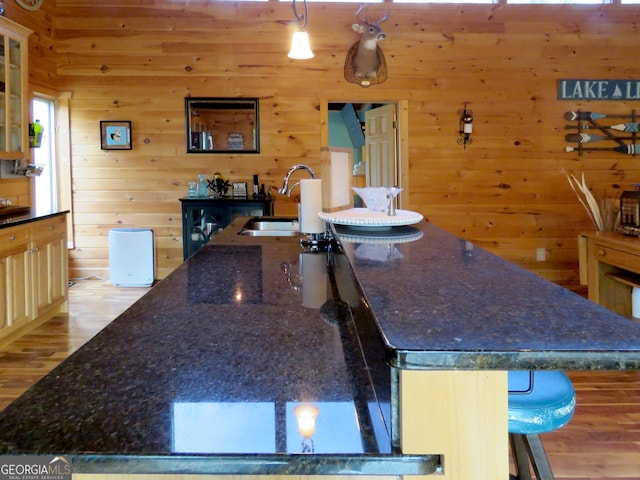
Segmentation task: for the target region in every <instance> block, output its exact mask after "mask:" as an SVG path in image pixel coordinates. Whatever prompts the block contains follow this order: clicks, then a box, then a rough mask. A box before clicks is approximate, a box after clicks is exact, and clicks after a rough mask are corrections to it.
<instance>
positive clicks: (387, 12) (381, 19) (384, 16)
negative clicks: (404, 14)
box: [374, 10, 389, 25]
mask: <svg viewBox="0 0 640 480" xmlns="http://www.w3.org/2000/svg"><path fill="white" fill-rule="evenodd" d="M387 18H389V10H387V11H386V12H384V15H383V16H382V18H380V19H378V20H377V21H376V23H375V24H374V25H380V24H381V23H382V22H384V21H385V20H386V19H387Z"/></svg>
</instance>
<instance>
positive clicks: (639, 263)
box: [593, 243, 640, 273]
mask: <svg viewBox="0 0 640 480" xmlns="http://www.w3.org/2000/svg"><path fill="white" fill-rule="evenodd" d="M593 253H594V257H595V259H596V260H597V261H599V262H603V263H608V264H609V265H613V266H614V267H619V268H623V269H625V270H629V271H631V272H635V273H640V255H633V254H631V253H628V252H623V251H622V250H616V249H615V248H611V247H606V246H603V245H599V244H598V243H596V244H595V251H594V252H593Z"/></svg>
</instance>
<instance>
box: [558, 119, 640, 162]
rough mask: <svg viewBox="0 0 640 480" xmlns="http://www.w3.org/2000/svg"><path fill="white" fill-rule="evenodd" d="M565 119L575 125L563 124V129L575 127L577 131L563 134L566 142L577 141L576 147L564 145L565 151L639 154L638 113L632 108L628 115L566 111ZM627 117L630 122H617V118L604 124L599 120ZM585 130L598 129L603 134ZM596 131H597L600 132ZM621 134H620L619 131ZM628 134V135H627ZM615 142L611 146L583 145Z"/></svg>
mask: <svg viewBox="0 0 640 480" xmlns="http://www.w3.org/2000/svg"><path fill="white" fill-rule="evenodd" d="M564 118H565V120H568V121H570V122H576V124H575V125H565V127H564V128H565V129H577V130H578V133H568V134H567V135H565V140H566V141H567V142H573V143H577V144H578V145H577V147H570V146H567V147H565V151H567V152H574V151H578V153H579V154H580V155H582V152H591V151H601V152H604V151H610V152H618V153H624V154H626V155H640V143H639V142H640V138H638V135H637V134H638V121H637V120H638V119H640V118H639V117H638V115H636V111H635V110H632V112H631V114H630V115H607V114H604V113H598V112H582V111H580V110H578V111H575V112H567V113H565V114H564ZM620 118H629V119H630V120H631V121H630V122H624V123H619V122H618V121H617V120H616V122H615V123H614V124H613V125H606V124H603V123H601V121H603V120H604V121H605V122H606V121H607V120H606V119H620ZM585 130H599V131H600V132H602V133H603V135H599V134H594V133H590V132H585ZM600 132H598V133H600ZM619 132H621V133H623V135H620V133H619ZM629 134H630V135H629ZM607 141H612V142H615V143H616V145H615V146H611V147H584V146H583V145H584V144H587V143H594V142H607Z"/></svg>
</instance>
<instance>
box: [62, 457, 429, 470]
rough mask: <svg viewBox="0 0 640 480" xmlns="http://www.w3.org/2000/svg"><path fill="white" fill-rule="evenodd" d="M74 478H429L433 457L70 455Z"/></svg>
mask: <svg viewBox="0 0 640 480" xmlns="http://www.w3.org/2000/svg"><path fill="white" fill-rule="evenodd" d="M70 457H71V459H72V470H73V473H78V474H101V473H109V474H119V473H122V474H209V475H227V474H233V475H429V474H432V473H434V472H435V471H436V470H437V468H438V466H439V464H440V456H439V455H377V454H369V455H347V454H344V455H329V454H326V455H325V454H317V455H316V454H264V455H261V454H237V455H211V456H209V455H205V454H203V455H92V454H85V455H70Z"/></svg>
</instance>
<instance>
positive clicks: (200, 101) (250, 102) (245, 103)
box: [184, 97, 260, 154]
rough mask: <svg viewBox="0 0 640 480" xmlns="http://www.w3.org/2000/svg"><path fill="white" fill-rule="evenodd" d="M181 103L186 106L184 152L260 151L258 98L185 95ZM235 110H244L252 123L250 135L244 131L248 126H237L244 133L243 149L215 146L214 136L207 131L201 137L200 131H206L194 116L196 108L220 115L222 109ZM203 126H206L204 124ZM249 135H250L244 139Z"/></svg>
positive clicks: (197, 110)
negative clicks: (199, 146)
mask: <svg viewBox="0 0 640 480" xmlns="http://www.w3.org/2000/svg"><path fill="white" fill-rule="evenodd" d="M184 100H185V102H184V106H185V127H186V131H185V137H186V138H185V139H186V147H187V153H227V154H229V153H232V154H247V153H260V114H259V99H258V98H228V97H227V98H223V97H186V98H185V99H184ZM231 110H234V111H236V112H239V111H245V110H246V116H247V119H248V121H249V123H250V124H252V125H253V127H249V128H251V132H250V134H247V131H248V127H246V126H244V127H243V126H241V125H239V124H238V125H237V127H240V128H238V129H237V130H238V131H241V132H242V129H243V128H244V132H242V133H244V135H243V144H244V145H243V148H242V149H233V148H231V149H230V148H228V145H227V148H216V146H215V145H216V142H215V135H213V136H212V135H211V134H210V132H209V135H208V138H207V137H205V138H203V137H202V136H201V135H200V134H201V133H202V132H205V133H207V132H208V131H207V130H202V126H201V125H200V126H198V124H197V123H196V119H197V117H198V116H199V113H198V112H199V111H205V112H210V113H209V115H210V116H211V115H213V116H220V117H223V116H224V113H225V111H231ZM205 128H206V127H205ZM250 136H252V137H253V138H247V137H250ZM205 142H209V145H211V147H210V148H207V147H208V145H204V146H203V147H202V148H198V147H197V146H196V145H198V144H202V143H205Z"/></svg>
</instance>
